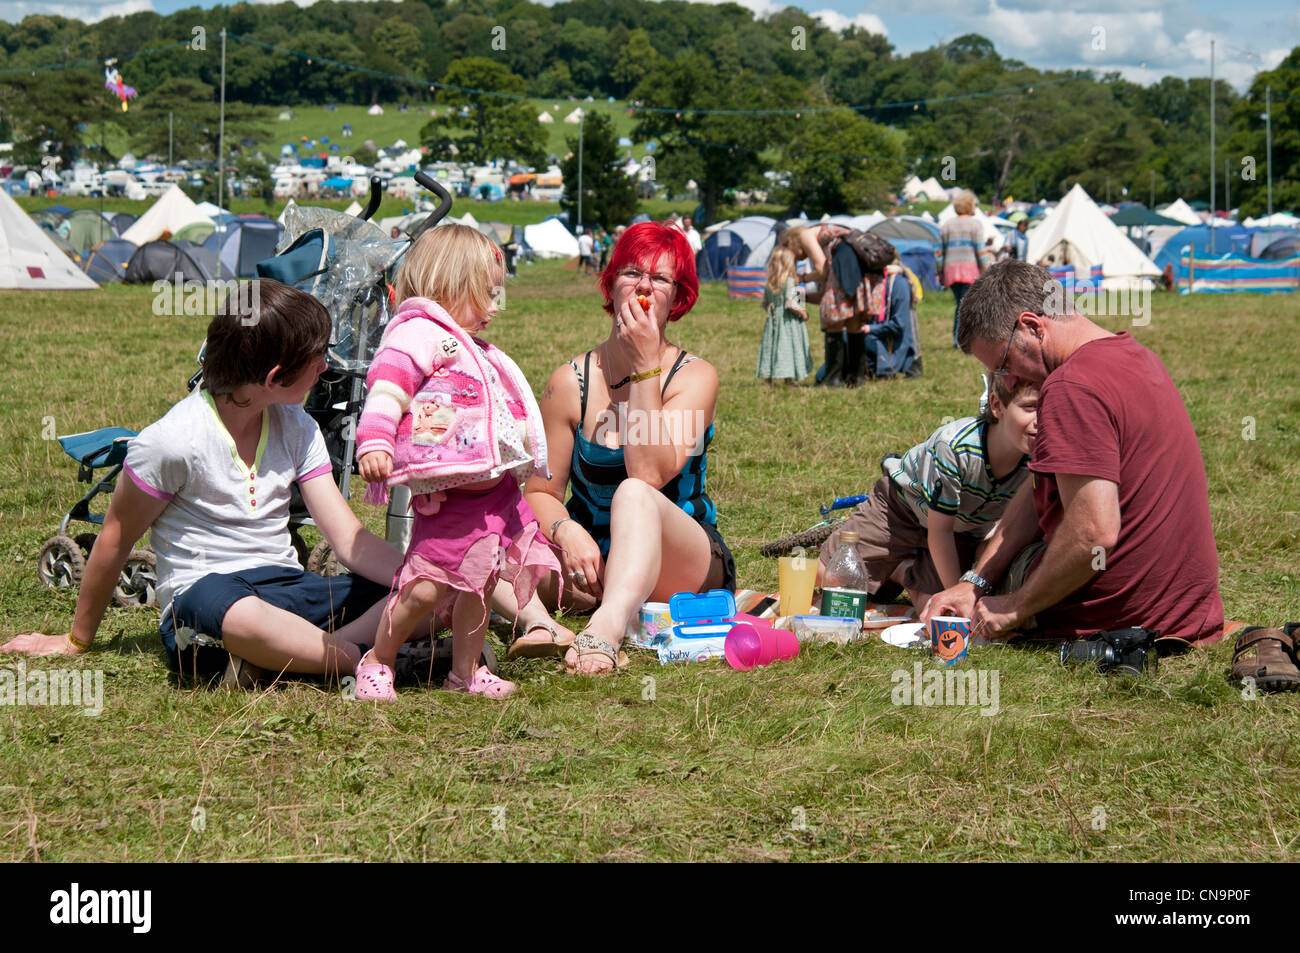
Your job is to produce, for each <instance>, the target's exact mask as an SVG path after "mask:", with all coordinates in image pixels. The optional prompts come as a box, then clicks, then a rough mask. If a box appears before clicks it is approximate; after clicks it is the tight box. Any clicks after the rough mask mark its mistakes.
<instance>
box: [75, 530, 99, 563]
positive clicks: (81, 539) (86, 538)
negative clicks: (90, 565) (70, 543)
mask: <svg viewBox="0 0 1300 953" xmlns="http://www.w3.org/2000/svg"><path fill="white" fill-rule="evenodd" d="M74 539H76V542H77V545H78V546H80V547H81V555H83V556H85V557H86V558H87V559H89V558H90V551H91V549H93V548H94V546H95V540H97V539H99V534H98V533H78V534H77V535H76V536H75V537H74Z"/></svg>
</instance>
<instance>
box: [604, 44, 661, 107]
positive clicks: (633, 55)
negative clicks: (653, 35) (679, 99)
mask: <svg viewBox="0 0 1300 953" xmlns="http://www.w3.org/2000/svg"><path fill="white" fill-rule="evenodd" d="M663 67H664V58H663V57H662V56H661V55H660V54H659V51H658V50H656V49H655V48H654V46H653V45H651V43H650V34H649V33H647V32H646V31H645V30H640V29H637V30H633V31H631V32H630V33H628V34H627V40H626V41H625V42H624V43H623V44H622V47H621V49H619V51H618V57H617V59H616V60H615V61H614V65H613V66H612V67H611V68H610V78H611V79H612V80H613V81H614V86H613V90H614V94H615V95H616V96H625V95H627V93H628V91H629V90H631V89H633V88H634V87H635V86H636V85H637V84H638V83H640V82H641V81H642V80H643V79H645V78H646V77H647V76H649V75H650V74H651V73H654V72H657V71H658V70H661V69H663Z"/></svg>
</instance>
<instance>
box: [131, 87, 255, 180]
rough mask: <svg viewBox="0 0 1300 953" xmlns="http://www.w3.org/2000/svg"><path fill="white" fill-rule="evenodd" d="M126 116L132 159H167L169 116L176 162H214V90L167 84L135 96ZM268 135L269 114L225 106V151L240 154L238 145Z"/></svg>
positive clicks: (217, 127)
mask: <svg viewBox="0 0 1300 953" xmlns="http://www.w3.org/2000/svg"><path fill="white" fill-rule="evenodd" d="M139 102H140V105H139V109H138V110H136V111H134V112H133V113H132V114H131V120H130V122H131V127H132V129H133V131H134V135H133V136H132V139H131V148H132V149H133V150H135V152H136V153H137V154H138V155H162V156H165V155H166V154H167V119H168V114H169V113H170V114H171V116H172V136H173V139H172V141H173V149H174V152H175V156H176V158H177V159H178V160H179V159H215V158H217V149H218V145H219V142H220V138H221V107H220V104H219V103H218V102H217V99H216V90H214V89H213V88H212V87H211V86H209V85H207V84H206V83H200V82H198V81H197V80H190V79H172V80H168V81H167V82H166V83H164V84H163V85H162V86H160V87H159V88H158V89H156V90H154V91H153V92H152V93H150V94H149V95H148V96H141V97H140V100H139ZM270 133H271V125H270V112H269V110H267V109H266V108H265V107H263V106H250V105H249V104H247V103H240V102H231V101H230V100H227V101H226V148H227V149H228V150H230V151H231V152H233V153H237V152H239V151H240V149H239V141H240V140H241V139H245V138H251V139H260V138H264V137H266V136H268V135H270Z"/></svg>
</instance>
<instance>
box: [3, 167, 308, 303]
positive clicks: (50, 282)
mask: <svg viewBox="0 0 1300 953" xmlns="http://www.w3.org/2000/svg"><path fill="white" fill-rule="evenodd" d="M205 205H206V203H205ZM214 213H215V219H214V217H213V216H214ZM282 231H283V228H282V226H281V225H280V224H279V223H278V222H276V221H273V220H272V219H269V218H267V217H266V216H260V215H249V216H239V217H237V216H234V215H231V214H230V213H228V212H221V211H220V210H219V209H216V207H215V206H210V207H207V208H205V207H204V206H199V205H195V204H194V202H192V201H191V200H190V198H189V197H188V196H187V195H185V193H184V192H182V191H181V190H180V188H179V187H175V186H174V187H173V188H172V189H170V190H168V192H167V193H165V194H164V195H163V196H162V197H161V198H159V200H158V201H157V202H155V203H154V205H153V206H151V207H150V208H149V209H148V211H146V212H145V213H144V214H143V215H141V216H140V217H139V218H136V217H135V216H132V215H129V214H126V213H117V214H112V213H105V214H103V215H101V214H100V213H99V212H96V211H94V210H91V209H80V210H77V211H73V210H71V209H67V208H64V207H61V206H54V207H51V208H48V209H42V210H40V211H38V212H36V213H34V214H32V215H28V214H27V213H26V212H25V211H24V210H23V209H22V208H21V207H20V206H19V205H18V203H17V202H15V201H14V200H13V198H12V197H10V196H9V195H8V194H7V193H4V194H2V195H0V288H28V289H48V290H68V289H93V288H95V287H97V284H105V283H112V282H117V281H125V282H154V281H158V280H167V281H170V280H174V277H175V275H177V274H180V275H181V276H182V278H183V280H185V281H200V282H207V281H212V280H216V279H219V278H231V277H238V278H250V277H253V276H254V275H255V274H256V264H257V262H259V261H261V260H262V259H264V258H268V257H270V256H272V255H274V254H275V249H276V245H277V244H278V242H279V239H280V234H281V232H282ZM78 266H80V267H78Z"/></svg>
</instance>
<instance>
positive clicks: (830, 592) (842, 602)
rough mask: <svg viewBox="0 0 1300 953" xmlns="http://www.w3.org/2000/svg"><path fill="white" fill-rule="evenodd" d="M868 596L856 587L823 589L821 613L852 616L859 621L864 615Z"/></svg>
mask: <svg viewBox="0 0 1300 953" xmlns="http://www.w3.org/2000/svg"><path fill="white" fill-rule="evenodd" d="M867 601H868V596H867V594H866V593H865V592H859V591H858V590H856V589H837V588H834V587H832V588H830V589H823V590H822V615H832V616H852V617H853V618H855V619H857V620H858V621H859V622H861V621H862V619H863V618H864V617H865V616H866V613H867Z"/></svg>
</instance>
